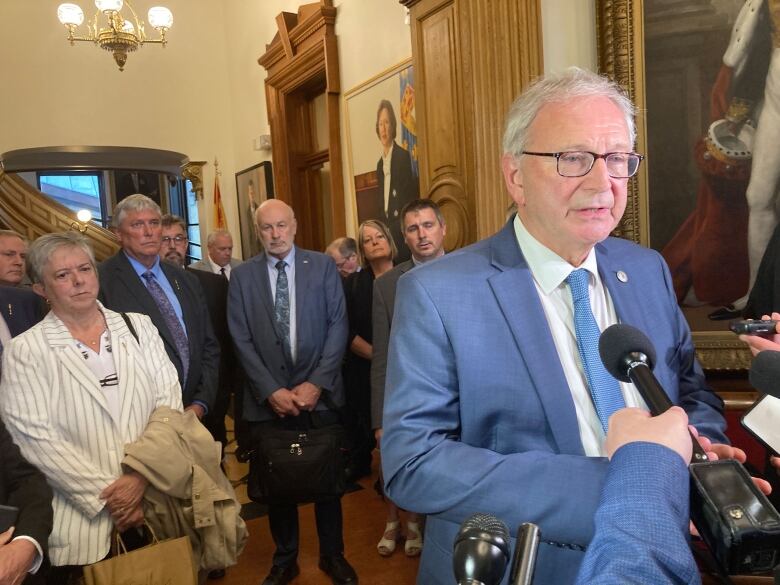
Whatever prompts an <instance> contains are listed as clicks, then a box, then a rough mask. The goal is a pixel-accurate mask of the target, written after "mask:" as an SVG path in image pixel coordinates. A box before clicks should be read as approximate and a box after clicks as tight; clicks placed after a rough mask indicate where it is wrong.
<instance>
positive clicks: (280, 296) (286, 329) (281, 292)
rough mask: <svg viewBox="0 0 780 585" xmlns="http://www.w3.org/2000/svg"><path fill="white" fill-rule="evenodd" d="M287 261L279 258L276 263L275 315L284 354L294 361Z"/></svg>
mask: <svg viewBox="0 0 780 585" xmlns="http://www.w3.org/2000/svg"><path fill="white" fill-rule="evenodd" d="M285 266H287V262H285V261H284V260H279V262H277V263H276V270H277V272H278V274H277V275H276V299H275V300H274V317H275V318H276V324H277V325H278V326H279V333H281V335H282V341H283V342H284V355H285V356H286V357H287V358H288V359H289V360H290V362H291V363H292V353H291V351H290V289H289V287H288V285H287V272H286V271H285V270H284V268H285Z"/></svg>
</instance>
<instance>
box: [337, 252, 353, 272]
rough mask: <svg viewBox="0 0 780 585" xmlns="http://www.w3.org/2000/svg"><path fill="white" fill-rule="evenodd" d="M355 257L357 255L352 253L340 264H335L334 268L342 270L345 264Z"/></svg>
mask: <svg viewBox="0 0 780 585" xmlns="http://www.w3.org/2000/svg"><path fill="white" fill-rule="evenodd" d="M356 255H357V254H355V253H354V252H353V253H352V254H350V255H349V256H347V257H346V258H344V259H343V260H342V261H341V262H336V268H344V267H345V266H346V265H347V262H349V261H350V260H352V258H354V257H355V256H356Z"/></svg>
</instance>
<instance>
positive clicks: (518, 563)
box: [509, 522, 541, 585]
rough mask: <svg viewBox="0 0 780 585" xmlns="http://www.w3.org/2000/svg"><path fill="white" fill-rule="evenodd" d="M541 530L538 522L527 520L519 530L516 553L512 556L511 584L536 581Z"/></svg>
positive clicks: (524, 584)
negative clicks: (535, 574)
mask: <svg viewBox="0 0 780 585" xmlns="http://www.w3.org/2000/svg"><path fill="white" fill-rule="evenodd" d="M540 536H541V531H540V530H539V527H538V526H537V525H536V524H531V523H530V522H525V523H524V524H521V525H520V528H519V529H518V531H517V543H515V554H514V556H513V557H512V570H511V571H510V573H509V585H531V583H533V582H534V567H535V566H536V550H537V549H538V548H539V537H540Z"/></svg>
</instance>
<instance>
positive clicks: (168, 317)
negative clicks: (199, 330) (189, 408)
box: [141, 270, 190, 389]
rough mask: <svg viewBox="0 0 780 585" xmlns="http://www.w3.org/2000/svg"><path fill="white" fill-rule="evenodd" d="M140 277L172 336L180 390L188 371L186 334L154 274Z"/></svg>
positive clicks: (188, 350) (184, 383)
mask: <svg viewBox="0 0 780 585" xmlns="http://www.w3.org/2000/svg"><path fill="white" fill-rule="evenodd" d="M141 276H143V277H144V280H146V289H147V290H148V291H149V294H151V295H152V298H153V299H154V302H155V303H156V304H157V308H158V309H160V314H161V315H162V318H163V320H164V321H165V324H166V325H167V326H168V331H170V332H171V336H173V342H174V344H175V345H176V351H177V352H178V353H179V359H181V370H182V383H181V386H182V389H183V388H184V386H186V385H187V374H188V373H189V371H190V344H189V341H188V340H187V334H186V333H185V332H184V327H182V324H181V321H179V317H178V315H176V311H175V310H174V308H173V305H172V304H171V301H170V299H169V298H168V295H166V294H165V291H164V290H163V288H162V287H161V286H160V283H159V282H157V278H156V277H155V275H154V272H152V271H151V270H147V271H146V272H144V273H143V274H142V275H141Z"/></svg>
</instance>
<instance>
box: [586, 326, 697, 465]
mask: <svg viewBox="0 0 780 585" xmlns="http://www.w3.org/2000/svg"><path fill="white" fill-rule="evenodd" d="M599 355H600V356H601V361H602V363H603V364H604V367H605V368H606V370H607V371H608V372H609V373H610V374H611V375H612V376H613V377H615V378H617V379H618V380H620V381H621V382H633V383H634V386H636V388H637V390H639V393H640V394H641V395H642V398H644V400H645V402H646V403H647V406H648V408H649V409H650V413H651V414H652V415H653V416H657V415H659V414H662V413H664V412H666V411H667V410H669V409H670V408H671V407H672V406H673V404H672V401H671V400H669V396H668V395H667V394H666V391H665V390H664V389H663V387H662V386H661V384H660V383H659V382H658V379H657V378H656V377H655V374H653V371H652V368H653V367H654V366H655V347H653V342H652V341H650V340H649V339H648V338H647V335H645V334H644V333H642V332H641V331H640V330H639V329H637V328H636V327H632V326H631V325H625V324H622V323H618V324H616V325H610V326H609V327H607V328H606V329H605V330H604V332H603V333H602V334H601V337H599ZM691 439H692V441H693V456H692V457H691V462H692V463H696V462H700V461H707V460H708V459H709V458H708V457H707V453H705V451H704V449H703V448H702V446H701V445H700V444H699V441H698V440H697V439H696V438H695V437H694V436H693V435H691Z"/></svg>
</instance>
